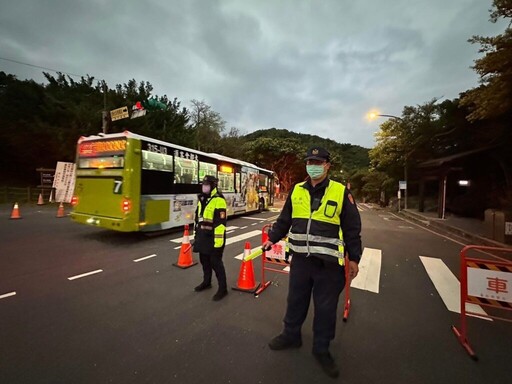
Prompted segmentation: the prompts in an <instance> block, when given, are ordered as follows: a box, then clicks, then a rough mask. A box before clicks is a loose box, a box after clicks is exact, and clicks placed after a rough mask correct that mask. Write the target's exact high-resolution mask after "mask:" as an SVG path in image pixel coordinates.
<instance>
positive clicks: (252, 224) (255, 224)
mask: <svg viewBox="0 0 512 384" xmlns="http://www.w3.org/2000/svg"><path fill="white" fill-rule="evenodd" d="M258 224H260V223H252V224H251V225H258Z"/></svg>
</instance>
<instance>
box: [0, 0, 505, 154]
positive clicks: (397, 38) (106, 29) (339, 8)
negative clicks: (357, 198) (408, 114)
mask: <svg viewBox="0 0 512 384" xmlns="http://www.w3.org/2000/svg"><path fill="white" fill-rule="evenodd" d="M1 3H2V5H1V7H0V9H1V12H0V57H1V58H2V59H9V60H15V61H19V62H23V63H28V64H33V65H37V66H41V67H46V68H51V69H57V70H60V71H63V72H67V73H71V74H77V75H85V74H89V75H92V76H94V77H96V78H97V79H105V80H106V81H107V83H108V85H109V86H114V85H115V84H120V83H125V82H127V81H128V80H129V79H135V80H137V81H142V80H144V81H149V82H150V83H151V84H152V85H153V87H154V93H155V94H156V95H163V94H167V95H168V96H169V98H174V97H177V98H178V100H180V101H182V104H184V105H185V106H189V105H190V100H191V99H198V100H204V101H205V102H206V103H207V104H209V105H211V106H212V108H213V109H214V110H215V111H217V112H219V113H220V114H221V116H222V117H223V118H224V120H226V123H227V124H226V126H227V128H228V129H229V127H232V126H234V127H237V128H239V129H240V130H241V131H242V132H243V133H248V132H252V131H254V130H258V129H265V128H271V127H276V128H284V129H288V130H290V131H295V132H301V133H309V134H315V135H319V136H321V137H326V138H331V139H333V140H336V141H338V142H340V143H351V144H358V145H362V146H365V147H371V146H373V144H374V136H373V133H374V132H375V131H376V130H378V124H379V122H378V121H377V122H368V121H366V119H365V117H364V116H365V114H366V113H367V111H368V110H370V109H371V108H378V109H379V110H380V111H381V113H384V114H392V115H400V114H401V111H402V108H403V107H404V106H405V105H416V104H422V103H424V102H426V101H429V100H430V99H432V98H434V97H439V96H444V97H445V98H454V97H457V96H458V94H459V93H460V92H462V91H464V90H467V89H469V88H472V87H474V86H476V85H477V84H478V77H477V75H476V74H475V72H474V71H473V70H472V69H471V68H470V67H471V65H472V64H473V60H475V59H476V58H478V57H479V55H480V54H479V53H478V46H476V45H471V44H470V43H468V42H467V40H468V38H470V37H471V36H472V35H487V36H492V35H496V34H498V33H501V32H502V31H503V30H504V28H505V26H504V24H503V23H501V24H492V23H491V22H489V12H488V10H489V8H490V7H491V4H492V1H491V0H386V1H384V0H357V1H356V0H309V1H308V0H180V1H175V0H159V1H157V0H152V1H151V0H133V1H126V0H88V1H77V0H13V1H9V0H1ZM2 59H0V70H3V71H5V72H7V73H11V74H15V75H17V76H18V78H19V79H27V78H28V79H34V80H36V81H37V82H40V83H42V82H44V78H43V76H42V70H41V69H38V68H34V67H30V66H26V65H21V64H16V63H13V62H10V61H7V60H2Z"/></svg>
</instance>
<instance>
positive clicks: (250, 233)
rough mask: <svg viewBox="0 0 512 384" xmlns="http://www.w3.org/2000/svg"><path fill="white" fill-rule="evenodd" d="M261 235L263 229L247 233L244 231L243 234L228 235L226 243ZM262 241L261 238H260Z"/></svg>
mask: <svg viewBox="0 0 512 384" xmlns="http://www.w3.org/2000/svg"><path fill="white" fill-rule="evenodd" d="M258 235H259V236H261V230H255V231H251V232H247V233H242V234H241V235H238V236H234V237H228V238H227V240H226V245H229V244H233V243H236V242H238V241H242V240H245V239H249V238H251V237H254V236H258ZM260 241H261V240H260Z"/></svg>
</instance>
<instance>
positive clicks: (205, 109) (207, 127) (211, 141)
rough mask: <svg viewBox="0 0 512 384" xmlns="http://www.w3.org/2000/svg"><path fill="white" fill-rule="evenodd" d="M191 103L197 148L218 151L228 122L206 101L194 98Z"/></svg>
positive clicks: (191, 117) (191, 120)
mask: <svg viewBox="0 0 512 384" xmlns="http://www.w3.org/2000/svg"><path fill="white" fill-rule="evenodd" d="M191 103H192V109H191V112H190V122H191V124H192V128H193V130H194V133H195V138H196V148H197V149H198V150H200V151H204V152H216V151H218V150H219V147H220V146H219V143H220V139H221V134H222V132H223V131H224V128H225V126H226V122H225V121H224V120H223V119H222V117H221V116H220V114H219V113H218V112H215V111H214V110H212V108H211V107H210V106H209V105H208V104H206V103H205V102H204V101H199V100H195V99H194V100H192V101H191Z"/></svg>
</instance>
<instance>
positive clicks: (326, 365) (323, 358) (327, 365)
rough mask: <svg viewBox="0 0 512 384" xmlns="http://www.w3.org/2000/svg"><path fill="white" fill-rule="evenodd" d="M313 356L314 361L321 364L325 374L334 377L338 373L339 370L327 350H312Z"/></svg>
mask: <svg viewBox="0 0 512 384" xmlns="http://www.w3.org/2000/svg"><path fill="white" fill-rule="evenodd" d="M313 356H315V359H316V361H318V363H319V364H320V365H321V366H322V369H323V370H324V372H325V373H326V374H327V376H329V377H332V378H336V377H338V376H339V375H340V371H339V369H338V367H337V365H336V363H335V362H334V359H333V358H332V356H331V354H330V353H329V352H322V353H315V352H313Z"/></svg>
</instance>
